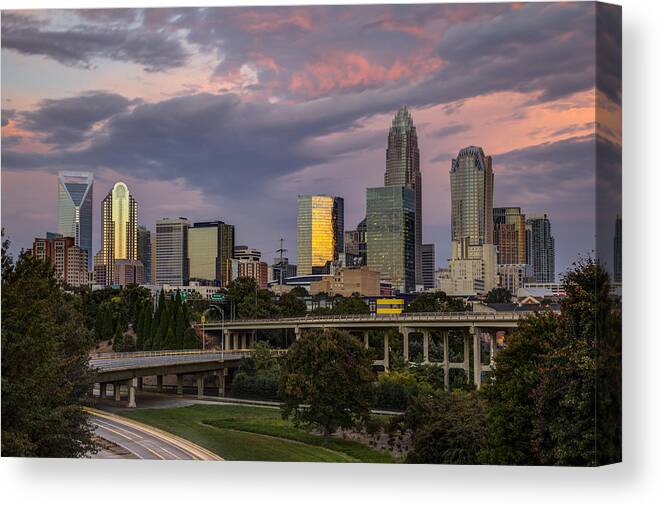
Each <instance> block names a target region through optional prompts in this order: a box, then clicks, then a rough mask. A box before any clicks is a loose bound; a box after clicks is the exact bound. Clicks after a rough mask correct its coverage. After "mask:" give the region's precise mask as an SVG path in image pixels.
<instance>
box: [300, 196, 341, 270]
mask: <svg viewBox="0 0 661 506" xmlns="http://www.w3.org/2000/svg"><path fill="white" fill-rule="evenodd" d="M296 251H297V265H298V275H299V276H306V275H309V274H320V273H323V272H325V270H326V268H327V267H328V265H329V263H332V262H335V261H336V260H337V259H338V257H339V254H340V253H341V252H343V251H344V199H343V198H342V197H334V196H332V195H299V196H298V210H297V213H296Z"/></svg>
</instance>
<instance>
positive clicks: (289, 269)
mask: <svg viewBox="0 0 661 506" xmlns="http://www.w3.org/2000/svg"><path fill="white" fill-rule="evenodd" d="M297 272H298V267H297V266H296V265H294V264H290V263H289V258H287V257H282V259H280V257H278V258H274V259H273V265H271V267H269V281H277V282H278V283H279V282H280V281H283V282H284V280H285V279H287V278H293V277H295V276H296V275H297Z"/></svg>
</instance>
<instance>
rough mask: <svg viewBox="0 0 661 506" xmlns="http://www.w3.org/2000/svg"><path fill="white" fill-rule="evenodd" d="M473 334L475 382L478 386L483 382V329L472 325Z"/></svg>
mask: <svg viewBox="0 0 661 506" xmlns="http://www.w3.org/2000/svg"><path fill="white" fill-rule="evenodd" d="M470 331H471V334H473V383H474V384H475V387H476V388H478V389H479V388H480V385H481V384H482V329H480V328H479V327H475V326H473V327H471V330H470Z"/></svg>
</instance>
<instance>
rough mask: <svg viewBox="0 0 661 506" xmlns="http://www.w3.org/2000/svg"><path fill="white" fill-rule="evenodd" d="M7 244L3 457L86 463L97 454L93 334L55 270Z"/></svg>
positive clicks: (4, 268) (4, 260)
mask: <svg viewBox="0 0 661 506" xmlns="http://www.w3.org/2000/svg"><path fill="white" fill-rule="evenodd" d="M8 245H9V243H8V242H7V241H3V244H2V383H1V384H2V455H3V456H17V457H18V456H22V457H81V456H83V455H86V454H88V453H89V452H91V451H95V444H94V442H93V439H92V435H93V429H92V426H91V425H90V424H89V422H88V419H87V415H86V414H85V412H84V411H83V409H82V407H83V405H84V403H85V399H86V398H87V396H89V395H91V393H92V385H93V381H94V380H93V376H92V372H91V371H90V369H89V367H88V360H89V355H88V353H89V350H90V348H91V347H92V346H93V344H94V340H93V334H92V332H91V331H90V330H89V329H88V328H87V327H86V323H85V315H84V314H83V313H82V311H81V310H80V304H78V303H77V302H76V299H75V297H76V296H74V295H71V294H68V293H65V292H64V291H63V290H62V286H61V283H60V282H59V281H58V279H57V278H56V276H55V273H54V271H53V268H52V266H51V265H50V264H49V263H47V262H43V261H40V260H37V259H35V258H33V257H32V255H31V254H30V253H21V255H20V256H19V258H18V260H17V261H16V263H15V264H14V262H13V259H12V258H11V257H10V256H9V255H8V252H7V248H8Z"/></svg>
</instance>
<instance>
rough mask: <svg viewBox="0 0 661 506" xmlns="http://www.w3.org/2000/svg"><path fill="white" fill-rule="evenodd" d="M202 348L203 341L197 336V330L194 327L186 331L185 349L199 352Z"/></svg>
mask: <svg viewBox="0 0 661 506" xmlns="http://www.w3.org/2000/svg"><path fill="white" fill-rule="evenodd" d="M200 348H202V340H201V339H200V337H199V336H198V335H197V332H195V329H194V328H193V327H188V328H187V329H186V330H185V331H184V342H183V349H184V350H198V349H200Z"/></svg>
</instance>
